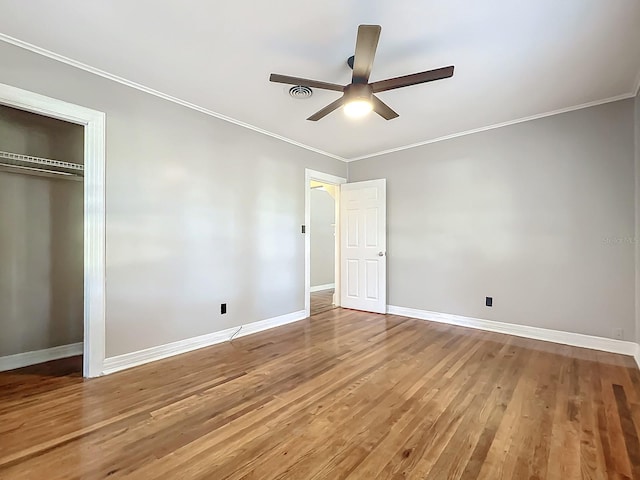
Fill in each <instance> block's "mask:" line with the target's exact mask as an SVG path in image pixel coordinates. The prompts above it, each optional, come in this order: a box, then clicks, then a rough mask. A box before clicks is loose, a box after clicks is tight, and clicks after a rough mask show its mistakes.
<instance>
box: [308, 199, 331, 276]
mask: <svg viewBox="0 0 640 480" xmlns="http://www.w3.org/2000/svg"><path fill="white" fill-rule="evenodd" d="M310 203H311V229H310V234H311V242H310V243H311V286H312V287H316V286H318V285H327V284H329V283H334V282H335V278H334V277H335V247H336V237H335V215H336V204H335V200H334V199H333V197H332V196H331V195H330V194H329V192H327V191H326V190H320V189H317V188H314V189H312V190H311V200H310Z"/></svg>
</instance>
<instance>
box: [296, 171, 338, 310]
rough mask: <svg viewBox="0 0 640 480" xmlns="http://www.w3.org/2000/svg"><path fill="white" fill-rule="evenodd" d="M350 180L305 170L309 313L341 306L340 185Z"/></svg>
mask: <svg viewBox="0 0 640 480" xmlns="http://www.w3.org/2000/svg"><path fill="white" fill-rule="evenodd" d="M346 181H347V180H346V179H345V178H342V177H337V176H334V175H329V174H326V173H323V172H318V171H314V170H309V169H307V170H306V171H305V229H306V230H305V310H306V314H307V316H310V315H315V314H318V313H322V312H325V311H328V310H331V309H333V308H335V307H337V306H340V293H339V292H340V222H339V212H340V185H341V184H343V183H346Z"/></svg>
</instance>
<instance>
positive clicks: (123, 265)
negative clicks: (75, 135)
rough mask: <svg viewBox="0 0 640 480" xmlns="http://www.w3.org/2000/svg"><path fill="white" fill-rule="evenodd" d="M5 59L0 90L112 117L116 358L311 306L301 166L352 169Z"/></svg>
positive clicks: (141, 97)
mask: <svg viewBox="0 0 640 480" xmlns="http://www.w3.org/2000/svg"><path fill="white" fill-rule="evenodd" d="M0 58H1V59H2V69H0V82H2V83H5V84H9V85H13V86H16V87H20V88H24V89H26V90H30V91H34V92H37V93H41V94H44V95H48V96H51V97H55V98H59V99H62V100H65V101H68V102H72V103H75V104H79V105H83V106H86V107H89V108H93V109H96V110H100V111H103V112H106V114H107V166H106V205H107V234H106V235H107V237H106V248H107V251H106V262H107V267H106V268H107V271H106V276H107V303H106V315H107V323H106V334H107V338H106V352H107V357H111V356H114V355H119V354H123V353H127V352H133V351H136V350H140V349H143V348H147V347H152V346H156V345H161V344H166V343H169V342H173V341H177V340H182V339H186V338H190V337H194V336H197V335H203V334H206V333H210V332H215V331H219V330H222V329H225V328H229V327H232V326H237V325H240V324H244V323H249V322H254V321H258V320H262V319H266V318H270V317H274V316H277V315H282V314H286V313H290V312H294V311H298V310H303V309H304V237H303V236H302V235H301V233H300V225H301V224H303V223H304V188H305V183H304V178H305V173H304V169H305V167H308V168H312V169H314V170H318V171H322V172H326V173H329V174H334V175H339V176H343V177H344V176H346V165H345V164H344V163H342V162H340V161H337V160H333V159H330V158H327V157H324V156H321V155H319V154H315V153H313V152H310V151H307V150H304V149H302V148H299V147H296V146H293V145H290V144H287V143H284V142H282V141H280V140H276V139H274V138H271V137H268V136H265V135H261V134H259V133H256V132H253V131H251V130H248V129H245V128H242V127H238V126H236V125H233V124H231V123H228V122H224V121H222V120H218V119H216V118H213V117H210V116H207V115H204V114H201V113H198V112H195V111H193V110H189V109H187V108H184V107H181V106H179V105H176V104H173V103H170V102H167V101H165V100H161V99H159V98H156V97H153V96H151V95H147V94H144V93H142V92H139V91H137V90H134V89H131V88H129V87H126V86H123V85H120V84H118V83H115V82H112V81H109V80H106V79H103V78H101V77H98V76H95V75H92V74H90V73H87V72H84V71H81V70H78V69H74V68H72V67H70V66H67V65H64V64H61V63H59V62H55V61H53V60H49V59H47V58H44V57H42V56H39V55H36V54H33V53H31V52H28V51H25V50H22V49H19V48H17V47H14V46H11V45H8V44H4V43H0ZM211 88H215V85H212V87H211ZM222 302H226V303H227V304H228V313H227V314H226V315H224V316H221V315H220V303H222Z"/></svg>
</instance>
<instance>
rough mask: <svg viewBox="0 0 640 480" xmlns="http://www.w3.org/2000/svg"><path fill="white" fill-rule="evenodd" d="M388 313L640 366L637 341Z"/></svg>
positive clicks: (405, 311) (422, 313)
mask: <svg viewBox="0 0 640 480" xmlns="http://www.w3.org/2000/svg"><path fill="white" fill-rule="evenodd" d="M387 312H388V313H390V314H393V315H402V316H404V317H411V318H417V319H419V320H429V321H432V322H440V323H448V324H450V325H458V326H461V327H469V328H476V329H479V330H487V331H489V332H498V333H506V334H508V335H515V336H517V337H525V338H532V339H534V340H544V341H546V342H554V343H561V344H563V345H571V346H574V347H583V348H590V349H592V350H602V351H604V352H612V353H620V354H622V355H631V356H633V357H634V358H635V359H636V363H638V365H639V366H640V347H639V346H638V344H637V343H635V342H626V341H622V340H614V339H612V338H604V337H594V336H592V335H584V334H581V333H571V332H563V331H560V330H550V329H547V328H539V327H529V326H526V325H516V324H514V323H503V322H496V321H493V320H482V319H480V318H473V317H464V316H462V315H452V314H449V313H438V312H429V311H427V310H417V309H415V308H405V307H396V306H393V305H389V306H387Z"/></svg>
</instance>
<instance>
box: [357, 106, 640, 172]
mask: <svg viewBox="0 0 640 480" xmlns="http://www.w3.org/2000/svg"><path fill="white" fill-rule="evenodd" d="M633 97H635V94H634V93H625V94H622V95H617V96H615V97H610V98H605V99H603V100H596V101H594V102H589V103H583V104H582V105H575V106H573V107H566V108H561V109H559V110H553V111H551V112H545V113H539V114H537V115H531V116H529V117H523V118H518V119H516V120H509V121H507V122H502V123H496V124H494V125H488V126H486V127H480V128H474V129H473V130H466V131H464V132H458V133H452V134H451V135H445V136H443V137H437V138H432V139H431V140H424V141H422V142H416V143H410V144H408V145H402V146H400V147H396V148H390V149H388V150H381V151H379V152H375V153H368V154H366V155H361V156H359V157H354V158H349V159H347V160H346V161H347V162H356V161H358V160H364V159H366V158H371V157H379V156H380V155H386V154H388V153H395V152H401V151H402V150H409V149H410V148H416V147H421V146H423V145H429V144H430V143H437V142H442V141H444V140H451V139H452V138H458V137H465V136H467V135H473V134H474V133H480V132H486V131H487V130H494V129H496V128H502V127H508V126H509V125H516V124H518V123H524V122H530V121H531V120H538V119H540V118H544V117H552V116H553V115H560V114H562V113H568V112H573V111H575V110H582V109H583V108H589V107H596V106H598V105H604V104H605V103H611V102H617V101H619V100H626V99H628V98H633Z"/></svg>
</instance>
